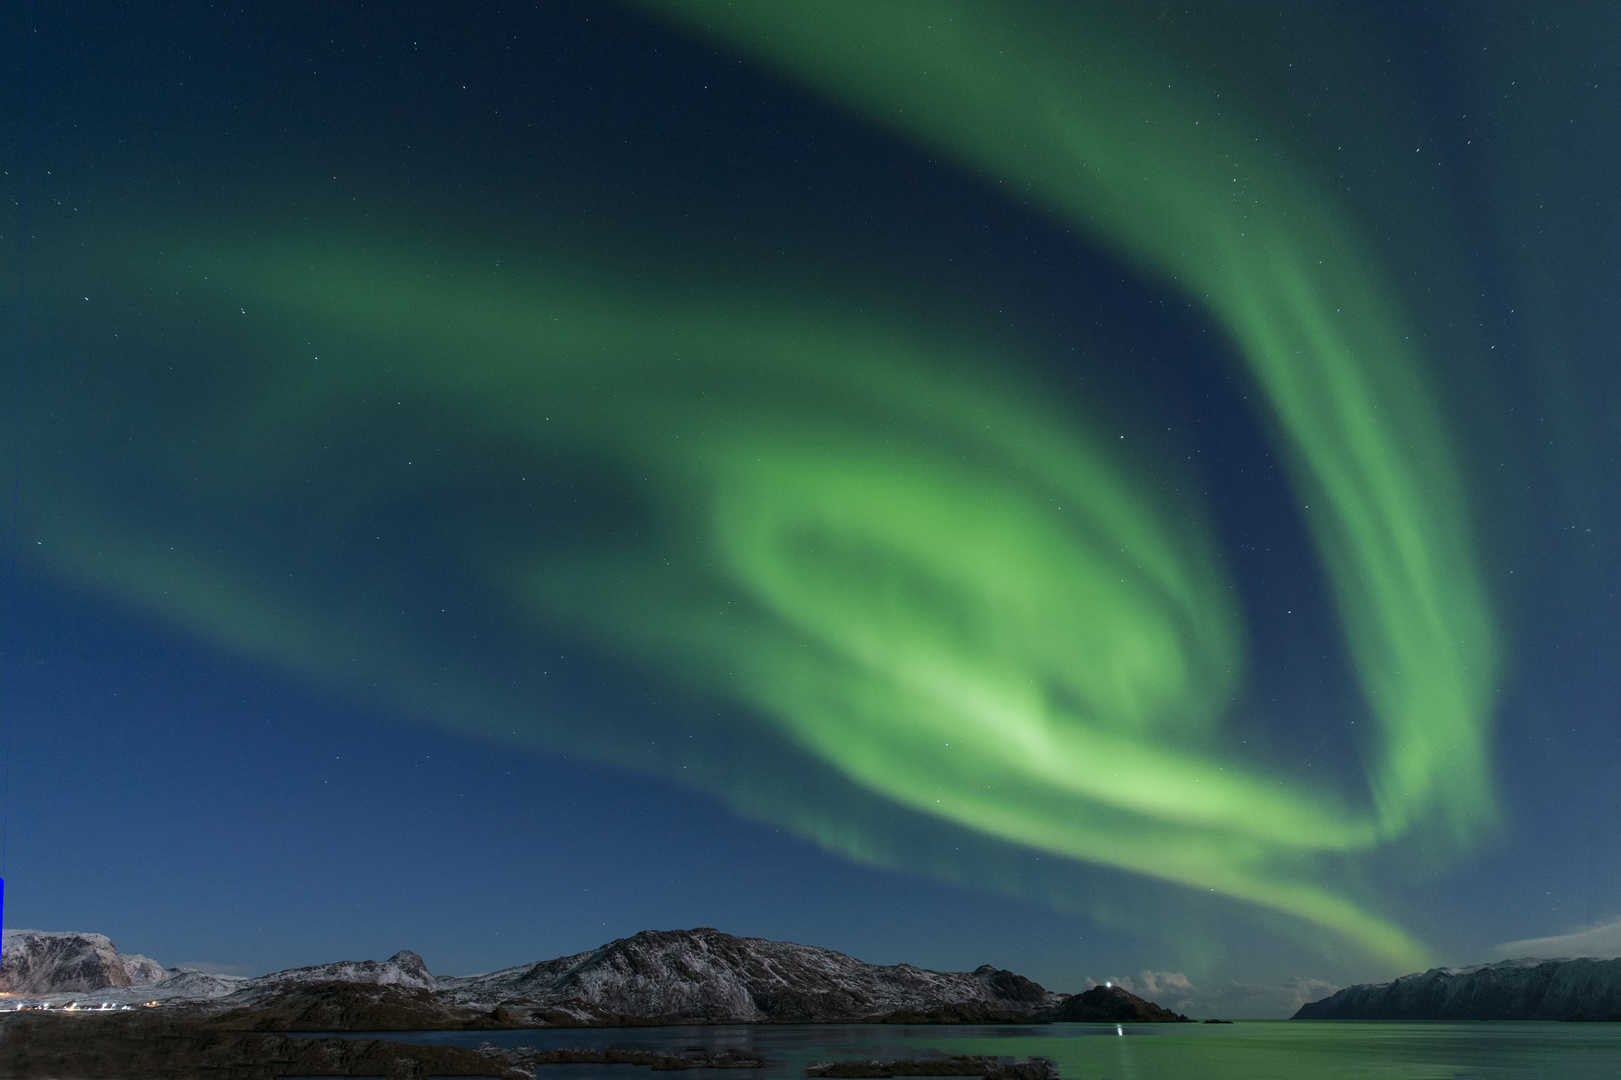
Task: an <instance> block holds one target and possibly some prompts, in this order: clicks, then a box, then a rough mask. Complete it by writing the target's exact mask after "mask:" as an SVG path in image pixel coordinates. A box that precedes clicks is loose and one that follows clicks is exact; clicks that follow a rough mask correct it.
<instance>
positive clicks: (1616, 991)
mask: <svg viewBox="0 0 1621 1080" xmlns="http://www.w3.org/2000/svg"><path fill="white" fill-rule="evenodd" d="M1294 1018H1295V1019H1296V1020H1617V1019H1621V960H1588V959H1580V960H1531V959H1526V960H1503V961H1500V962H1499V963H1496V964H1480V965H1478V966H1476V967H1466V968H1431V969H1430V970H1429V971H1425V972H1422V973H1419V974H1415V975H1404V976H1402V977H1401V978H1399V979H1397V980H1396V981H1395V982H1388V983H1372V984H1366V985H1362V986H1348V987H1346V988H1345V989H1344V990H1341V991H1340V992H1339V993H1337V994H1334V995H1332V996H1330V997H1326V998H1323V999H1322V1000H1321V1001H1312V1002H1308V1003H1307V1004H1305V1005H1302V1006H1301V1007H1300V1011H1299V1012H1297V1013H1295V1016H1294Z"/></svg>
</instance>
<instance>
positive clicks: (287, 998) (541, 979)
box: [0, 929, 1175, 1030]
mask: <svg viewBox="0 0 1621 1080" xmlns="http://www.w3.org/2000/svg"><path fill="white" fill-rule="evenodd" d="M4 946H5V947H4V954H3V957H0V990H7V991H9V992H11V993H17V994H27V995H33V996H36V997H39V998H41V999H54V1000H55V1001H56V1003H57V1004H62V1003H63V1000H62V999H64V998H65V997H68V996H73V997H75V998H76V999H78V1001H79V1002H80V1003H82V1004H95V1003H101V1002H109V1003H112V1004H115V1005H122V1004H142V1003H145V1002H148V1001H155V1002H159V1003H162V1004H175V1005H180V1004H190V1005H206V1006H208V1007H209V1009H210V1010H211V1011H219V1012H228V1011H230V1010H237V1009H242V1010H251V1011H252V1013H253V1014H254V1017H255V1026H256V1027H257V1028H258V1029H259V1030H315V1029H317V1028H326V1029H329V1030H341V1029H345V1028H348V1029H354V1028H371V1029H373V1030H402V1029H411V1028H432V1027H529V1026H540V1025H547V1026H587V1025H588V1026H612V1025H653V1024H694V1023H696V1024H714V1023H827V1022H892V1023H1015V1022H1026V1023H1028V1022H1032V1021H1039V1020H1046V1019H1051V1018H1055V1017H1057V1016H1058V1015H1059V1012H1060V1010H1061V1009H1062V1008H1063V1007H1064V1006H1065V1005H1066V1004H1067V1003H1068V1002H1070V1001H1071V1000H1077V1001H1078V999H1072V998H1071V996H1070V995H1067V994H1055V993H1052V992H1051V991H1048V990H1046V989H1045V988H1043V987H1041V986H1040V985H1038V984H1036V983H1034V982H1032V981H1030V980H1029V979H1026V978H1024V977H1023V976H1021V975H1016V974H1014V973H1013V972H1011V971H1004V970H1001V969H999V968H995V967H991V966H990V965H986V966H984V967H981V968H978V969H976V970H974V971H971V972H940V971H929V970H926V969H924V968H918V967H913V966H911V965H910V964H896V965H892V966H880V965H875V964H867V963H863V962H861V961H860V960H856V959H853V958H851V957H849V956H845V955H844V954H843V953H838V952H833V951H831V950H829V949H819V948H815V947H812V946H808V945H794V944H789V943H786V942H779V941H769V940H766V939H763V938H740V937H734V936H732V935H730V934H723V933H721V932H720V931H718V930H711V929H697V930H671V931H655V930H649V931H643V932H642V933H639V934H636V935H634V936H633V937H628V938H621V939H620V940H618V941H613V942H610V943H608V944H606V945H603V946H602V947H600V948H597V949H593V950H591V951H589V952H583V953H577V954H575V955H573V956H563V957H559V958H557V959H555V960H544V961H539V962H537V963H532V964H523V965H520V966H518V967H511V968H506V969H503V970H501V971H495V972H491V973H489V974H485V975H470V976H459V977H458V976H435V975H434V974H432V973H431V972H429V971H428V969H427V967H426V966H425V965H424V964H423V962H422V958H421V957H419V956H417V955H416V954H415V953H412V952H399V953H396V954H395V955H394V956H392V957H390V958H389V959H387V960H383V961H373V960H367V961H346V962H341V963H336V964H322V965H318V966H315V967H308V968H296V969H293V970H290V971H280V972H276V973H274V974H270V975H264V976H260V977H258V978H253V979H243V978H231V977H225V976H218V975H209V974H205V973H203V972H197V971H188V970H185V969H179V968H163V967H162V966H161V965H159V964H157V963H156V962H155V961H152V960H149V959H147V958H146V957H138V956H124V955H121V954H119V953H118V952H117V951H116V950H115V949H114V948H113V945H112V942H110V941H109V940H108V939H107V938H105V937H103V936H102V935H100V934H62V933H45V932H40V931H7V932H6V936H5V940H4ZM1122 993H1123V992H1122ZM1082 996H1084V995H1082ZM1116 996H1117V995H1111V996H1110V998H1109V1000H1108V1001H1107V1002H1104V1001H1102V999H1100V1004H1099V1006H1098V1007H1105V1008H1107V1009H1111V1010H1113V1013H1111V1015H1110V1016H1109V1017H1102V1016H1098V1017H1085V1018H1095V1019H1111V1020H1114V1019H1136V1020H1145V1021H1146V1020H1155V1019H1162V1018H1164V1017H1174V1015H1175V1014H1172V1013H1166V1012H1165V1011H1164V1010H1159V1009H1158V1008H1157V1007H1156V1006H1150V1008H1149V1009H1147V1010H1142V1009H1137V1008H1136V1007H1135V1006H1132V1005H1130V1003H1129V1002H1128V1003H1126V1005H1125V1006H1122V1005H1121V1001H1123V1000H1124V999H1121V1001H1116V1000H1115V997H1116ZM1127 997H1129V995H1127ZM1088 1000H1090V999H1088ZM1140 1000H1141V999H1135V998H1133V999H1132V1001H1140ZM1142 1004H1143V1005H1145V1006H1149V1005H1150V1003H1147V1002H1143V1003H1142ZM1084 1005H1085V1003H1078V1004H1077V1005H1076V1006H1073V1007H1072V1008H1071V1011H1075V1009H1081V1010H1082V1011H1083V1012H1084V1011H1085V1007H1084ZM1122 1008H1125V1010H1126V1011H1125V1012H1123V1013H1122V1012H1121V1009H1122ZM1114 1013H1119V1014H1120V1015H1119V1016H1116V1015H1114ZM1161 1013H1163V1014H1164V1017H1162V1016H1160V1015H1159V1014H1161ZM1065 1018H1066V1019H1069V1018H1070V1017H1065ZM1073 1018H1074V1019H1082V1018H1083V1017H1081V1016H1076V1017H1073Z"/></svg>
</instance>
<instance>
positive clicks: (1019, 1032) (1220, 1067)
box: [388, 1020, 1621, 1080]
mask: <svg viewBox="0 0 1621 1080" xmlns="http://www.w3.org/2000/svg"><path fill="white" fill-rule="evenodd" d="M388 1037H389V1038H397V1039H402V1040H405V1041H411V1042H421V1043H453V1044H458V1045H463V1046H477V1045H479V1044H480V1043H484V1042H490V1043H495V1044H497V1045H501V1046H517V1045H524V1044H527V1045H531V1046H541V1047H560V1046H579V1047H601V1046H609V1045H612V1046H619V1047H627V1048H632V1047H633V1048H636V1049H649V1050H663V1051H667V1052H674V1051H677V1050H683V1049H691V1048H696V1047H703V1048H705V1049H708V1050H724V1049H728V1048H735V1049H738V1050H748V1051H753V1052H754V1053H755V1054H757V1055H759V1056H760V1057H763V1058H765V1059H766V1060H767V1061H768V1062H769V1064H768V1066H767V1067H766V1068H765V1069H764V1070H753V1071H749V1070H725V1071H721V1070H691V1071H688V1072H684V1073H681V1074H680V1075H681V1076H682V1077H683V1078H684V1080H800V1078H802V1077H803V1076H804V1070H805V1066H806V1065H807V1064H808V1063H810V1062H813V1061H829V1060H837V1059H845V1058H867V1057H871V1058H897V1057H928V1056H933V1055H940V1056H948V1055H951V1054H991V1055H998V1056H1004V1057H1018V1058H1025V1057H1029V1056H1031V1055H1033V1054H1035V1055H1041V1056H1043V1057H1048V1058H1051V1059H1052V1060H1053V1061H1055V1062H1057V1063H1058V1067H1059V1069H1060V1071H1061V1072H1062V1073H1063V1076H1064V1080H1316V1078H1340V1077H1344V1078H1347V1080H1349V1078H1358V1080H1360V1078H1364V1077H1366V1078H1379V1080H1387V1078H1389V1080H1461V1078H1464V1077H1469V1078H1478V1080H1510V1078H1513V1080H1533V1078H1534V1080H1586V1078H1589V1077H1591V1078H1593V1080H1599V1078H1603V1080H1616V1078H1618V1077H1621V1024H1558V1023H1489V1024H1425V1023H1376V1022H1355V1021H1341V1022H1334V1023H1328V1022H1318V1023H1313V1022H1308V1021H1291V1020H1275V1021H1248V1022H1243V1021H1241V1022H1239V1023H1235V1024H1231V1025H1227V1024H1220V1025H1217V1024H1169V1025H1157V1024H1148V1025H1134V1024H1126V1025H1123V1026H1120V1027H1116V1026H1115V1025H1112V1024H1110V1025H1104V1024H1051V1025H1043V1026H1039V1027H985V1026H930V1027H900V1026H896V1027H890V1026H887V1025H837V1024H828V1025H819V1024H804V1025H798V1024H795V1025H787V1024H784V1025H735V1026H715V1027H676V1028H572V1029H547V1030H540V1031H485V1032H461V1031H456V1032H445V1031H434V1032H418V1033H410V1034H406V1035H400V1034H397V1033H396V1034H392V1035H390V1036H388ZM540 1073H541V1076H542V1077H543V1080H656V1078H655V1077H653V1074H651V1073H650V1072H649V1070H647V1069H645V1068H638V1067H633V1066H612V1065H564V1066H543V1067H542V1068H541V1070H540ZM658 1075H659V1076H666V1075H670V1074H663V1073H661V1074H658Z"/></svg>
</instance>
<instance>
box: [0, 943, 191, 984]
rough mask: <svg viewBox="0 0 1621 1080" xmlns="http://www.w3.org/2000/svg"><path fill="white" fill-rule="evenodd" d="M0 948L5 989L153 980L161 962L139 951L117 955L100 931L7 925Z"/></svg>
mask: <svg viewBox="0 0 1621 1080" xmlns="http://www.w3.org/2000/svg"><path fill="white" fill-rule="evenodd" d="M3 944H4V948H3V949H0V991H4V992H6V993H10V994H52V993H64V992H65V993H84V992H87V991H93V990H103V989H106V988H108V987H117V986H131V985H136V984H139V983H143V982H145V983H150V982H156V981H158V980H157V978H156V977H154V971H155V973H156V975H161V974H162V973H163V966H162V965H161V964H158V963H157V962H156V961H153V960H149V959H147V958H146V957H144V956H120V955H119V953H118V950H117V949H115V948H113V943H112V942H111V941H109V940H108V939H107V937H106V935H104V934H78V933H52V932H49V931H44V930H7V931H6V932H5V936H4V939H3Z"/></svg>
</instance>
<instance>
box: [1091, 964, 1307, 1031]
mask: <svg viewBox="0 0 1621 1080" xmlns="http://www.w3.org/2000/svg"><path fill="white" fill-rule="evenodd" d="M1086 981H1087V982H1088V983H1089V984H1091V985H1093V986H1097V985H1099V984H1101V983H1103V982H1110V983H1113V984H1114V985H1115V986H1119V987H1122V988H1123V989H1125V990H1128V991H1130V992H1131V993H1133V994H1136V995H1137V996H1138V997H1142V998H1147V999H1148V1000H1149V1001H1152V1002H1154V1003H1155V1004H1156V1005H1163V1006H1165V1008H1167V1009H1171V1010H1173V1011H1175V1012H1179V1013H1185V1014H1187V1015H1188V1016H1190V1017H1192V1018H1193V1019H1195V1020H1208V1019H1212V1018H1219V1019H1222V1020H1284V1019H1287V1018H1289V1017H1291V1016H1293V1015H1294V1014H1295V1011H1296V1010H1297V1009H1299V1008H1300V1006H1302V1005H1304V1004H1305V1003H1306V1002H1308V1001H1317V1000H1319V999H1320V998H1325V997H1327V996H1328V995H1329V994H1332V993H1333V992H1334V991H1336V990H1338V989H1339V986H1338V984H1336V983H1331V982H1324V981H1323V980H1322V979H1313V978H1310V977H1307V976H1302V975H1296V976H1292V977H1291V978H1288V979H1285V980H1283V981H1282V982H1280V983H1241V982H1227V983H1225V984H1222V985H1220V986H1213V987H1208V988H1206V987H1201V986H1197V985H1195V984H1194V982H1193V980H1192V979H1190V978H1188V977H1187V975H1185V974H1183V973H1182V972H1180V971H1142V972H1139V973H1137V975H1135V976H1131V975H1124V976H1120V977H1116V978H1110V979H1097V980H1094V979H1088V980H1086Z"/></svg>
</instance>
